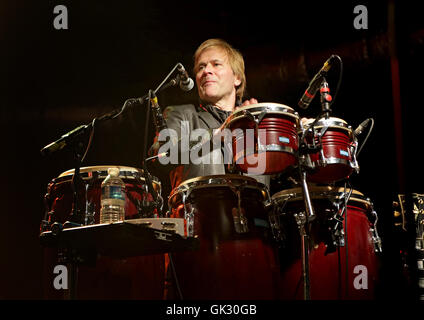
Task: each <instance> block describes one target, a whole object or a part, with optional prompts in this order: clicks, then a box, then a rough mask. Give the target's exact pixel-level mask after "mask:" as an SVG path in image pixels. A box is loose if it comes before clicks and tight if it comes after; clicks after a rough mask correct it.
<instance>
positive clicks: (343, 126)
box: [306, 117, 352, 133]
mask: <svg viewBox="0 0 424 320" xmlns="http://www.w3.org/2000/svg"><path fill="white" fill-rule="evenodd" d="M310 125H311V123H309V124H307V125H306V127H307V128H308V127H310ZM324 127H328V128H333V129H340V130H344V131H348V132H349V133H352V128H351V127H350V126H349V125H348V124H347V122H346V121H344V120H343V119H340V118H335V117H329V118H328V119H326V118H321V119H319V120H318V121H317V123H316V124H315V125H314V128H315V129H321V128H324Z"/></svg>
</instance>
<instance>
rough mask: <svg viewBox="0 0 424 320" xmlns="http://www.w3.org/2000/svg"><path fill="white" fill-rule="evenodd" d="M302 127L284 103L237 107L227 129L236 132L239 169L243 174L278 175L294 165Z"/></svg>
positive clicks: (233, 148)
mask: <svg viewBox="0 0 424 320" xmlns="http://www.w3.org/2000/svg"><path fill="white" fill-rule="evenodd" d="M298 126H299V116H298V114H297V113H296V112H295V111H294V110H293V109H292V108H290V107H288V106H286V105H283V104H277V103H258V104H252V105H249V106H245V107H241V108H237V109H236V110H235V111H234V112H233V113H232V114H231V115H230V116H229V117H228V118H227V120H226V122H225V123H224V127H225V129H229V130H230V131H231V132H232V133H233V141H232V151H233V161H234V163H235V166H236V167H237V168H238V169H239V170H240V171H241V172H243V173H249V174H275V173H280V172H282V171H283V170H284V169H286V168H287V167H288V166H290V165H294V164H295V163H296V155H295V154H296V151H297V150H298V135H297V130H298ZM248 130H250V132H249V131H248ZM261 131H262V132H264V134H263V135H261ZM249 133H251V134H249Z"/></svg>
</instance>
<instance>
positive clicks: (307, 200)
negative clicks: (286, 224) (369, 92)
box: [294, 75, 332, 300]
mask: <svg viewBox="0 0 424 320" xmlns="http://www.w3.org/2000/svg"><path fill="white" fill-rule="evenodd" d="M329 92H330V89H329V87H328V83H327V81H326V79H325V76H324V75H322V79H321V85H320V95H321V107H322V113H321V114H323V115H324V116H325V118H326V119H328V118H329V117H330V112H331V109H330V102H331V100H332V98H331V95H330V94H329ZM317 120H318V118H317V119H315V121H314V123H313V125H314V124H315V122H316V121H317ZM312 139H313V141H312V144H313V147H312V148H308V146H305V147H304V148H300V149H299V151H300V152H299V174H300V182H301V187H302V194H303V202H304V205H305V212H300V213H297V214H295V215H294V217H295V219H296V223H297V226H298V229H299V234H300V240H301V257H302V278H303V298H304V300H310V299H311V283H310V261H309V253H310V252H309V248H310V223H311V222H312V221H313V220H315V218H316V215H315V213H314V209H313V206H312V202H311V197H310V194H309V188H308V183H307V179H306V176H307V171H308V169H309V165H308V161H307V160H306V155H307V154H308V153H310V152H315V151H316V150H314V149H316V148H315V141H314V137H312Z"/></svg>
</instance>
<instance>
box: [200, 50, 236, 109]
mask: <svg viewBox="0 0 424 320" xmlns="http://www.w3.org/2000/svg"><path fill="white" fill-rule="evenodd" d="M195 72H196V84H197V90H198V92H199V97H200V99H201V100H203V101H206V102H209V103H212V104H215V105H216V104H218V105H220V104H221V105H224V106H230V104H232V105H234V102H235V97H236V86H238V85H240V83H241V81H240V79H239V78H238V77H237V76H235V75H234V73H233V70H232V69H231V66H230V64H229V62H228V57H227V54H226V53H225V51H224V50H223V49H221V48H219V47H210V48H207V49H205V50H204V51H203V52H202V53H201V54H200V55H199V57H198V59H197V61H196V65H195Z"/></svg>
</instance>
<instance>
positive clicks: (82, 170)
mask: <svg viewBox="0 0 424 320" xmlns="http://www.w3.org/2000/svg"><path fill="white" fill-rule="evenodd" d="M109 168H118V169H119V171H124V172H125V171H130V172H140V173H142V172H143V169H138V168H134V167H128V166H120V165H98V166H87V167H82V168H80V173H85V172H93V171H98V172H102V171H106V172H107V170H108V169H109ZM99 169H103V170H99ZM74 172H75V169H69V170H66V171H64V172H62V173H61V174H60V175H59V176H58V178H60V177H65V176H69V175H73V174H74Z"/></svg>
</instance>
